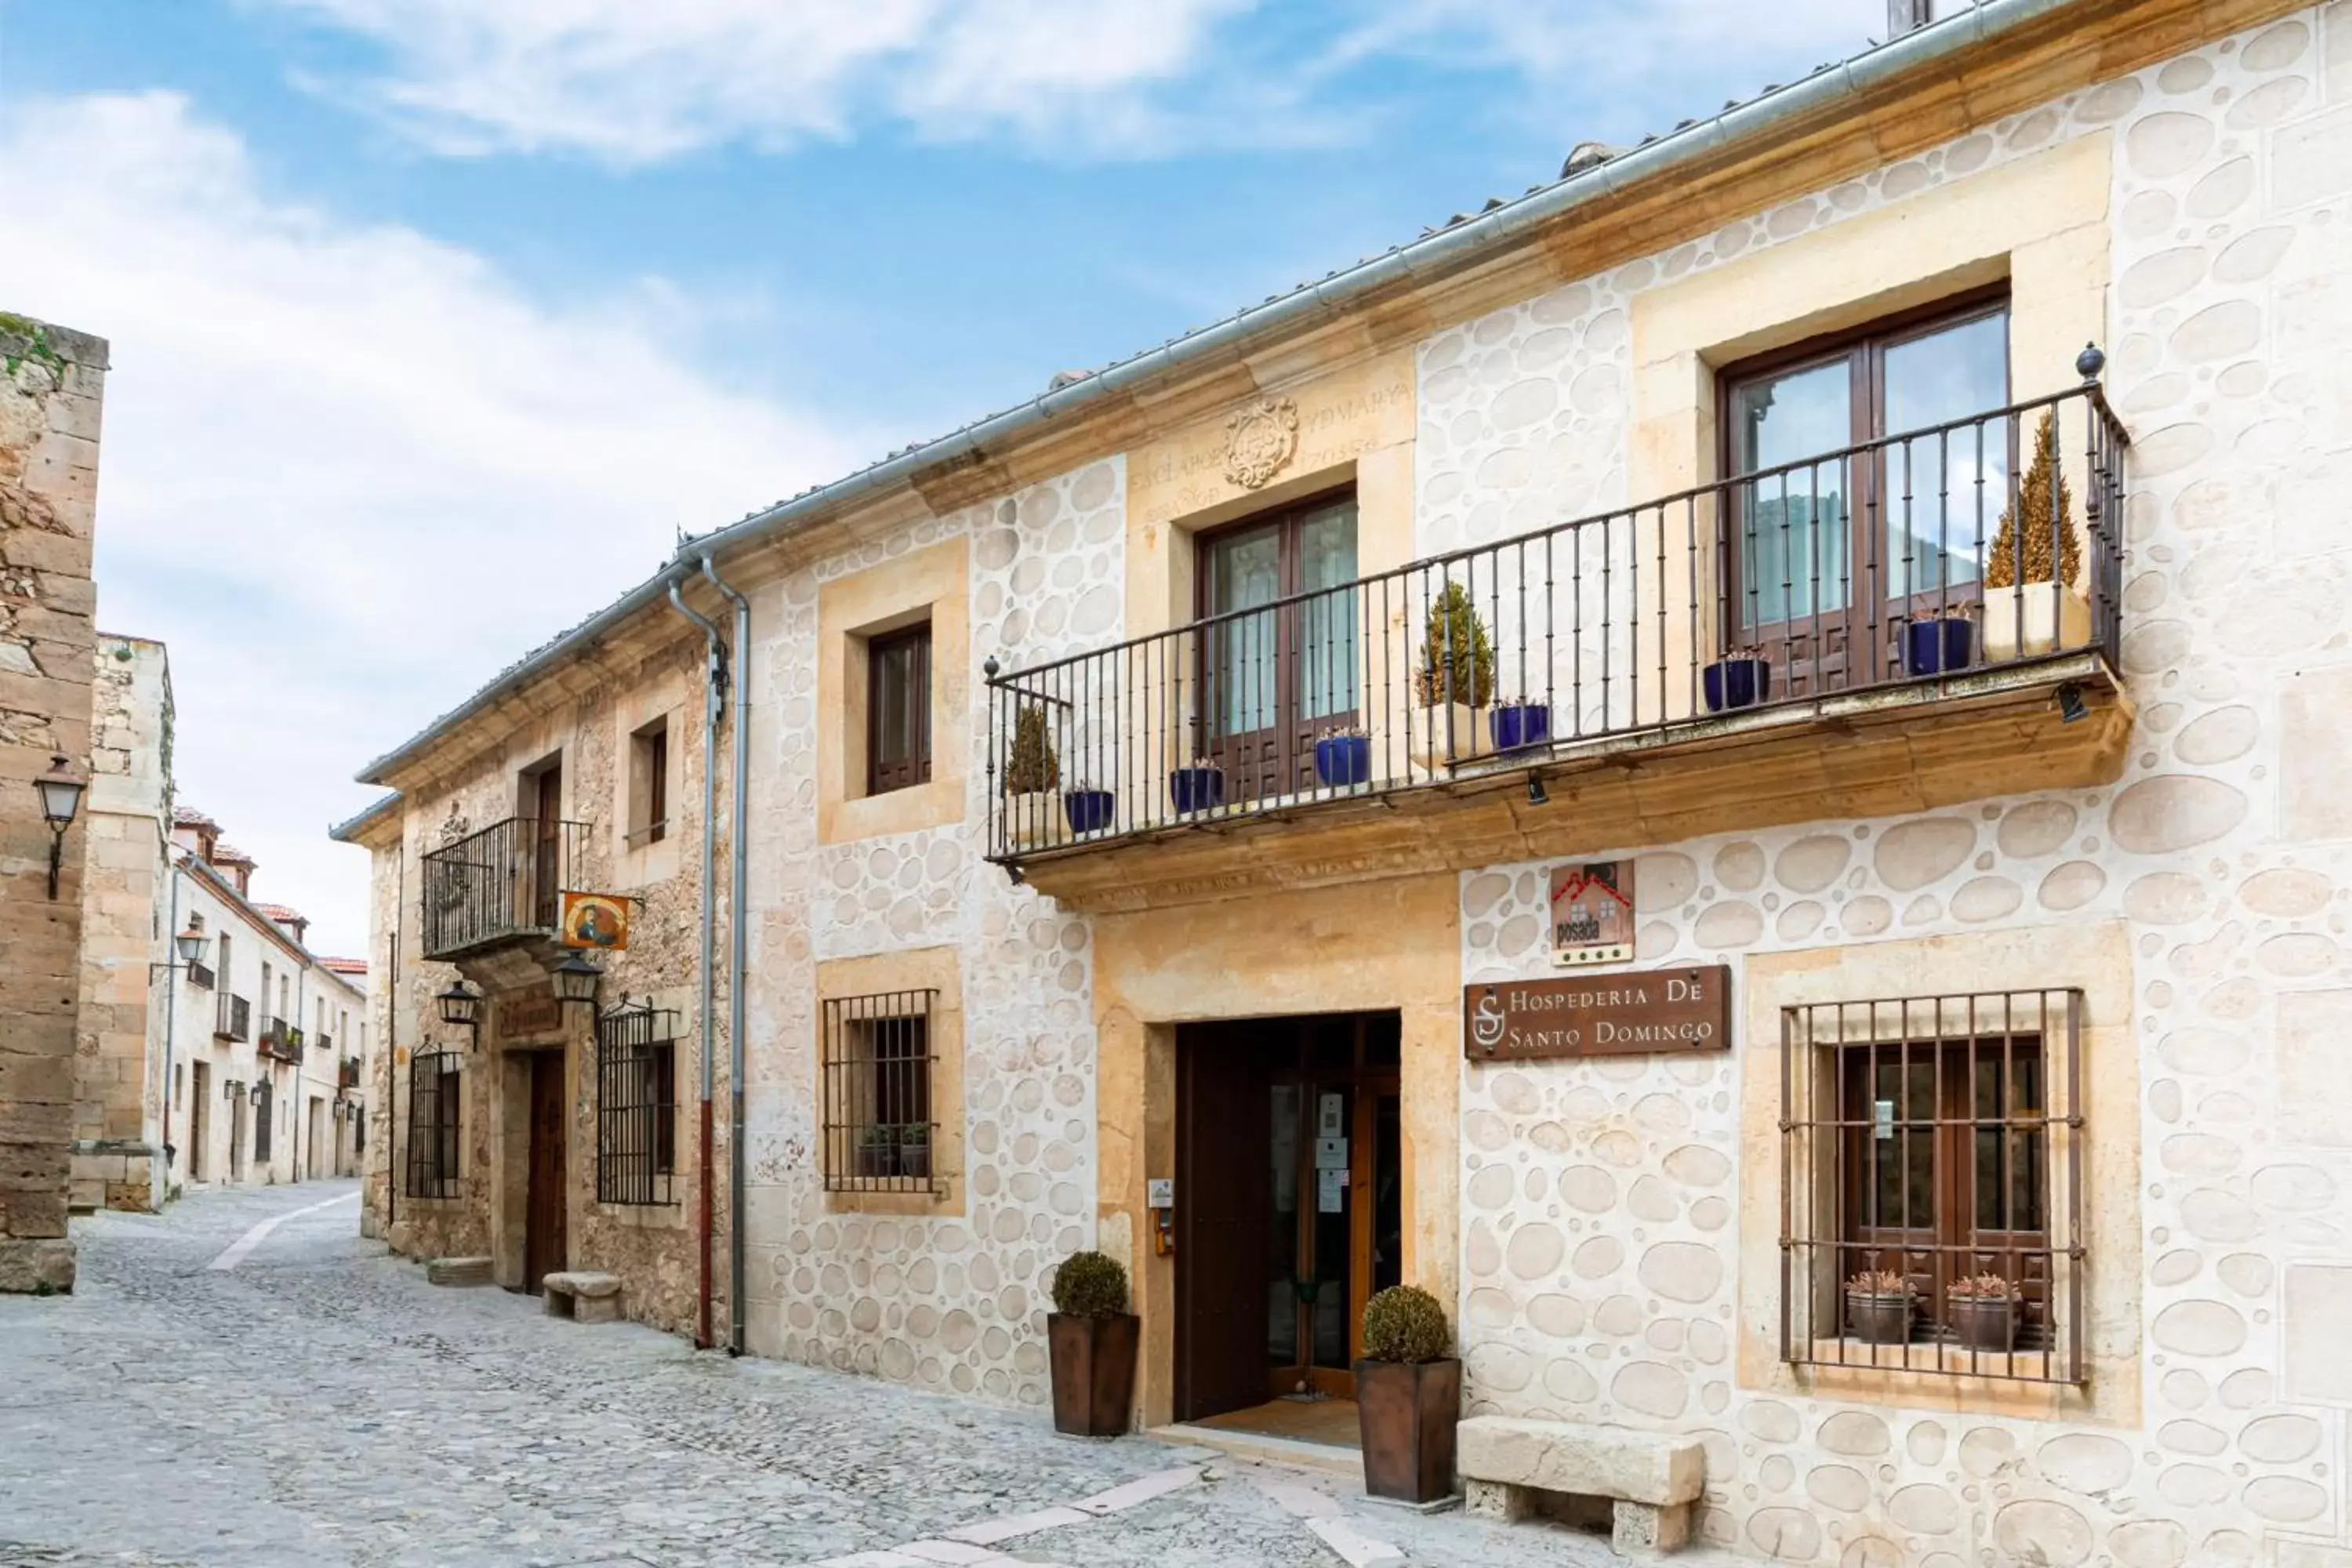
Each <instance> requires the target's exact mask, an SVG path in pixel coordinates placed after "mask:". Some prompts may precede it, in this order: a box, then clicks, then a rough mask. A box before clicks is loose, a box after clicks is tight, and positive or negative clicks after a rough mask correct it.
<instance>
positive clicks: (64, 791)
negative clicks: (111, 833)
mask: <svg viewBox="0 0 2352 1568" xmlns="http://www.w3.org/2000/svg"><path fill="white" fill-rule="evenodd" d="M33 787H34V788H35V789H37V790H38V791H39V792H40V794H41V816H42V817H43V818H44V819H45V820H46V821H47V823H48V825H49V897H50V899H51V900H55V899H56V898H57V896H58V868H60V867H61V866H63V865H64V863H65V848H66V829H67V828H68V827H70V826H73V819H74V813H76V812H78V811H79V810H80V809H81V792H82V791H83V790H85V789H87V788H88V787H89V785H87V784H84V783H83V782H82V781H81V780H80V779H79V778H76V777H75V776H74V771H73V764H72V763H68V761H66V758H65V753H64V752H58V753H57V754H56V755H54V756H52V757H51V758H50V759H49V771H48V772H47V773H43V774H42V775H41V776H40V777H39V778H37V779H35V780H34V781H33Z"/></svg>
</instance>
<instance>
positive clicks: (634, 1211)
mask: <svg viewBox="0 0 2352 1568" xmlns="http://www.w3.org/2000/svg"><path fill="white" fill-rule="evenodd" d="M591 1206H592V1212H593V1213H594V1215H596V1217H597V1218H599V1219H601V1220H605V1221H607V1222H609V1223H611V1224H613V1225H616V1226H622V1227H623V1228H625V1229H631V1230H679V1229H682V1228H684V1226H685V1225H686V1205H685V1204H684V1203H682V1202H680V1201H678V1200H677V1199H672V1200H671V1201H670V1202H668V1203H666V1204H607V1203H599V1204H595V1205H591Z"/></svg>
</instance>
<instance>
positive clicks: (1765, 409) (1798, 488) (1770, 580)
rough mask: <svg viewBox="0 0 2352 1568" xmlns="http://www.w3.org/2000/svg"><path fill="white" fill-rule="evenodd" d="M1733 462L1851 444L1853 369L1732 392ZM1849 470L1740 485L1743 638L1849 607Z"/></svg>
mask: <svg viewBox="0 0 2352 1568" xmlns="http://www.w3.org/2000/svg"><path fill="white" fill-rule="evenodd" d="M1731 413H1732V454H1731V457H1732V466H1733V468H1735V469H1737V470H1738V472H1741V473H1750V472H1753V471H1754V470H1756V469H1758V468H1777V467H1779V466H1780V465H1781V464H1783V463H1792V462H1796V461H1799V460H1800V459H1801V458H1808V457H1811V456H1814V455H1816V454H1819V453H1822V452H1835V451H1840V450H1842V449H1843V448H1844V447H1848V446H1850V445H1852V444H1853V366H1852V363H1851V362H1850V361H1849V360H1848V359H1846V358H1844V357H1843V356H1841V357H1840V358H1838V359H1835V360H1832V361H1831V362H1830V363H1827V364H1817V365H1812V366H1810V367H1807V368H1805V369H1802V370H1794V371H1790V372H1788V373H1787V374H1782V375H1777V376H1773V377H1770V378H1769V379H1764V380H1759V381H1753V382H1749V383H1748V384H1746V385H1744V386H1741V387H1740V388H1738V391H1737V392H1735V393H1734V394H1733V396H1732V410H1731ZM1846 489H1847V485H1846V465H1845V463H1844V461H1843V459H1840V460H1837V461H1833V462H1827V463H1816V464H1813V465H1811V466H1809V467H1806V468H1797V469H1793V470H1791V471H1790V472H1788V473H1785V474H1775V475H1773V476H1771V477H1770V478H1769V479H1759V480H1758V481H1757V482H1755V483H1754V484H1751V485H1748V486H1747V487H1745V488H1744V489H1742V491H1741V492H1740V495H1739V497H1738V500H1739V514H1740V527H1739V530H1738V537H1737V539H1736V540H1735V542H1734V553H1735V556H1736V559H1735V560H1734V562H1733V563H1732V566H1733V572H1734V574H1735V581H1736V583H1737V586H1738V595H1739V606H1738V624H1739V626H1741V628H1742V629H1743V631H1745V632H1747V633H1748V637H1747V638H1746V639H1744V640H1748V641H1750V642H1752V641H1756V640H1758V639H1759V637H1764V636H1768V635H1770V634H1769V633H1768V631H1767V628H1780V627H1785V626H1787V625H1788V624H1789V623H1790V622H1792V621H1799V620H1809V619H1811V618H1812V617H1814V616H1820V615H1822V614H1824V613H1831V612H1843V610H1844V609H1845V608H1846V607H1847V605H1849V604H1850V603H1851V602H1852V598H1853V578H1852V571H1851V566H1850V562H1851V560H1852V556H1853V550H1852V544H1851V541H1850V538H1849V534H1848V519H1849V516H1850V511H1849V508H1848V506H1847V497H1846Z"/></svg>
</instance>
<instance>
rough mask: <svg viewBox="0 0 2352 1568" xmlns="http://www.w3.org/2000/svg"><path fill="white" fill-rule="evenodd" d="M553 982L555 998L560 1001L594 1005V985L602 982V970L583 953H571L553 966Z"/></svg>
mask: <svg viewBox="0 0 2352 1568" xmlns="http://www.w3.org/2000/svg"><path fill="white" fill-rule="evenodd" d="M551 978H552V980H553V981H554V983H555V999H556V1001H558V1002H560V1003H564V1004H567V1005H568V1004H570V1003H573V1002H584V1003H586V1004H587V1005H589V1006H590V1007H593V1006H595V1005H596V987H597V986H598V985H600V984H603V983H604V971H603V970H602V969H600V968H598V967H597V966H596V963H595V962H594V961H593V960H592V959H590V958H589V957H588V956H587V955H586V954H584V953H578V952H575V953H573V954H572V956H571V957H569V958H567V959H565V960H564V961H563V962H562V963H559V964H557V965H556V966H555V969H554V972H553V973H552V975H551Z"/></svg>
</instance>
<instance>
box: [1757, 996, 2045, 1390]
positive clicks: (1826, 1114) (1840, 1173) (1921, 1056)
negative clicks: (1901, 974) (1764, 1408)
mask: <svg viewBox="0 0 2352 1568" xmlns="http://www.w3.org/2000/svg"><path fill="white" fill-rule="evenodd" d="M2083 996H2084V994H2083V992H2082V991H2080V990H2078V989H2065V988H2044V989H2038V990H2028V991H2011V992H1977V993H1959V994H1940V995H1927V996H1907V997H1881V998H1874V999H1869V1000H1862V1001H1833V1002H1821V1003H1813V1004H1807V1005H1800V1006H1791V1007H1787V1008H1783V1009H1782V1011H1781V1047H1782V1048H1781V1082H1780V1089H1781V1113H1780V1156H1781V1163H1780V1237H1781V1240H1780V1252H1781V1279H1780V1286H1781V1291H1780V1339H1781V1344H1780V1349H1781V1359H1782V1360H1784V1361H1786V1362H1789V1363H1792V1364H1796V1365H1801V1366H1816V1367H1878V1368H1887V1369H1893V1370H1900V1371H1911V1372H1928V1373H1949V1374H1956V1375H1969V1376H1984V1377H1995V1378H2002V1379H2008V1380H2011V1381H2018V1382H2029V1383H2049V1384H2082V1383H2084V1382H2085V1381H2086V1380H2087V1371H2086V1367H2087V1363H2086V1361H2085V1358H2084V1334H2085V1330H2086V1320H2085V1318H2084V1282H2085V1279H2086V1277H2087V1274H2088V1270H2089V1261H2088V1253H2087V1250H2086V1248H2085V1247H2084V1240H2083V1238H2084V1235H2085V1231H2084V1222H2083V1208H2082V1205H2083V1182H2084V1164H2085V1161H2084V1119H2083V1116H2082V1113H2081V1109H2080V1108H2081V1106H2082V1104H2083V1007H2084V1002H2083ZM2028 1061H2031V1062H2032V1063H2034V1064H2036V1074H2038V1079H2039V1083H2038V1090H2039V1092H2038V1094H2036V1095H2034V1096H2033V1098H2034V1099H2037V1100H2039V1101H2040V1103H2039V1104H2038V1105H2032V1104H2029V1105H2022V1106H2020V1105H2016V1104H2013V1103H2010V1097H2011V1094H2012V1092H2013V1091H2014V1089H2015V1086H2016V1085H2017V1084H2018V1083H2019V1082H2020V1080H2021V1079H2023V1078H2027V1077H2032V1076H2036V1075H2032V1074H2024V1073H2021V1070H2020V1068H2021V1064H2022V1063H2025V1062H2028ZM1988 1063H1990V1064H1993V1067H1994V1068H1997V1077H1995V1078H1994V1079H1993V1081H1994V1082H1995V1084H1996V1086H1997V1100H1998V1101H1999V1103H1996V1105H1995V1106H1994V1107H1993V1113H1991V1114H1988V1113H1986V1112H1985V1111H1983V1110H1980V1108H1979V1104H1980V1102H1979V1100H1978V1099H1977V1091H1978V1089H1979V1086H1980V1083H1981V1081H1982V1080H1981V1079H1980V1077H1979V1075H1980V1074H1983V1073H1985V1072H1986V1071H1987V1064H1988ZM1889 1064H1893V1066H1894V1068H1895V1080H1896V1092H1895V1098H1894V1099H1893V1100H1886V1099H1883V1098H1880V1096H1881V1094H1882V1089H1883V1085H1884V1081H1885V1080H1884V1079H1883V1077H1882V1076H1880V1075H1881V1074H1883V1072H1884V1069H1885V1068H1886V1067H1887V1066H1888V1065H1889ZM1921 1068H1924V1069H1925V1079H1924V1082H1925V1083H1926V1085H1927V1093H1926V1094H1925V1096H1924V1097H1923V1098H1924V1100H1925V1104H1924V1106H1922V1105H1919V1104H1916V1103H1913V1102H1912V1101H1913V1099H1914V1097H1913V1095H1912V1092H1911V1088H1910V1086H1911V1085H1913V1084H1915V1083H1917V1082H1920V1081H1923V1080H1922V1079H1919V1078H1916V1077H1915V1069H1921ZM1923 1109H1924V1110H1925V1114H1924V1115H1923V1114H1921V1111H1922V1110H1923ZM1988 1137H1990V1138H1992V1139H1994V1140H1996V1141H1997V1142H1996V1147H1997V1148H1998V1149H2000V1151H2001V1152H2000V1155H1999V1157H2000V1158H2001V1159H2002V1160H2003V1162H2004V1164H2003V1167H2002V1169H2003V1173H2004V1174H2006V1173H2008V1172H2009V1170H2010V1169H2011V1166H2010V1165H2009V1164H2008V1163H2007V1162H2010V1161H2012V1160H2016V1159H2018V1158H2020V1157H2021V1152H2023V1151H2028V1150H2038V1154H2037V1155H2036V1156H2035V1157H2036V1159H2037V1160H2038V1166H2039V1169H2038V1179H2037V1183H2036V1189H2035V1190H2034V1191H2033V1192H2032V1194H2031V1195H2032V1198H2033V1199H2034V1200H2035V1202H2036V1203H2037V1204H2038V1206H2039V1218H2040V1220H2041V1225H2040V1226H2039V1227H2038V1228H2018V1227H2015V1226H2004V1225H2001V1224H2000V1223H1996V1224H1994V1225H1992V1226H1986V1225H1985V1224H1983V1223H1982V1221H1983V1217H1984V1216H1983V1211H1982V1208H1981V1198H1982V1195H1983V1194H1982V1192H1981V1189H1980V1188H1979V1184H1978V1180H1977V1178H1978V1174H1979V1172H1978V1170H1977V1161H1978V1158H1979V1154H1978V1152H1979V1149H1980V1148H1981V1147H1982V1145H1983V1142H1984V1140H1985V1139H1987V1138H1988ZM1888 1144H1893V1145H1894V1150H1893V1152H1892V1154H1891V1156H1890V1155H1889V1154H1888V1152H1887V1151H1886V1149H1885V1146H1886V1145H1888ZM1923 1150H1924V1152H1925V1153H1926V1164H1927V1182H1926V1184H1925V1188H1924V1190H1925V1193H1926V1202H1927V1206H1928V1207H1929V1209H1930V1211H1931V1212H1930V1213H1929V1214H1928V1215H1927V1216H1926V1218H1927V1221H1928V1223H1927V1224H1925V1225H1921V1224H1917V1223H1915V1222H1916V1219H1917V1218H1918V1217H1920V1216H1916V1215H1912V1214H1910V1213H1908V1212H1907V1210H1908V1205H1909V1203H1910V1200H1911V1192H1912V1190H1913V1189H1912V1188H1911V1187H1910V1186H1909V1185H1908V1184H1906V1183H1905V1182H1904V1181H1903V1179H1902V1170H1903V1167H1907V1166H1909V1165H1910V1163H1911V1161H1912V1158H1913V1155H1914V1153H1915V1152H1917V1151H1923ZM1889 1157H1891V1158H1892V1159H1894V1160H1895V1161H1896V1162H1897V1163H1898V1165H1897V1168H1896V1172H1895V1173H1896V1177H1897V1185H1898V1187H1899V1188H1900V1189H1901V1201H1902V1205H1903V1206H1904V1208H1905V1210H1906V1212H1904V1213H1901V1214H1899V1215H1896V1216H1894V1217H1895V1222H1896V1223H1893V1224H1889V1223H1885V1222H1886V1220H1887V1218H1888V1216H1886V1215H1885V1214H1884V1213H1883V1212H1874V1202H1873V1198H1872V1196H1871V1194H1870V1191H1869V1188H1870V1185H1871V1183H1872V1179H1873V1178H1874V1177H1875V1176H1877V1175H1879V1174H1880V1173H1881V1172H1882V1170H1883V1169H1884V1167H1883V1166H1882V1165H1881V1164H1880V1163H1879V1162H1880V1161H1881V1160H1882V1159H1885V1158H1889ZM2013 1193H2014V1189H2013V1188H2012V1187H2010V1186H2009V1185H2008V1184H2007V1183H2006V1182H2004V1184H2003V1212H2004V1215H2005V1216H2007V1217H2010V1218H2012V1219H2013V1218H2014V1215H2013V1214H2011V1213H2010V1212H2009V1210H2008V1203H2009V1201H2010V1200H2011V1197H2012V1196H2013ZM1864 1269H1885V1270H1888V1271H1889V1272H1893V1273H1897V1274H1900V1275H1902V1276H1904V1277H1905V1279H1906V1287H1907V1289H1908V1290H1909V1292H1910V1303H1911V1304H1910V1309H1909V1310H1908V1313H1907V1314H1906V1319H1905V1330H1904V1333H1903V1337H1902V1338H1901V1339H1900V1341H1895V1340H1892V1339H1883V1338H1882V1339H1874V1338H1871V1337H1867V1336H1866V1335H1865V1332H1864V1329H1863V1327H1862V1325H1861V1324H1860V1322H1859V1321H1858V1318H1859V1313H1858V1309H1857V1307H1856V1305H1855V1302H1854V1300H1853V1299H1851V1298H1850V1296H1849V1291H1848V1283H1849V1281H1850V1280H1852V1279H1853V1277H1854V1276H1855V1275H1857V1274H1858V1273H1860V1272H1861V1271H1863V1270H1864ZM1986 1272H1992V1273H1999V1274H2000V1275H2002V1276H2003V1278H2005V1279H2010V1280H2011V1281H2012V1282H2013V1283H2014V1285H2015V1286H2016V1287H2017V1289H2018V1294H2019V1298H2020V1300H2019V1308H2018V1327H2017V1331H2016V1336H2015V1340H2014V1342H2013V1343H2012V1344H2011V1347H2010V1348H2009V1349H2007V1350H1998V1351H1997V1350H1993V1349H1990V1348H1986V1347H1982V1346H1976V1347H1971V1346H1969V1345H1968V1344H1967V1343H1965V1342H1964V1339H1963V1336H1962V1335H1961V1334H1960V1333H1959V1332H1958V1330H1957V1328H1956V1319H1957V1315H1958V1310H1957V1309H1956V1308H1955V1306H1954V1304H1953V1300H1952V1298H1951V1297H1950V1295H1949V1289H1950V1286H1951V1284H1952V1282H1953V1281H1954V1280H1955V1279H1960V1278H1964V1277H1967V1276H1972V1275H1977V1274H1980V1273H1986Z"/></svg>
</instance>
